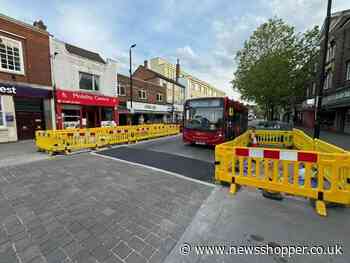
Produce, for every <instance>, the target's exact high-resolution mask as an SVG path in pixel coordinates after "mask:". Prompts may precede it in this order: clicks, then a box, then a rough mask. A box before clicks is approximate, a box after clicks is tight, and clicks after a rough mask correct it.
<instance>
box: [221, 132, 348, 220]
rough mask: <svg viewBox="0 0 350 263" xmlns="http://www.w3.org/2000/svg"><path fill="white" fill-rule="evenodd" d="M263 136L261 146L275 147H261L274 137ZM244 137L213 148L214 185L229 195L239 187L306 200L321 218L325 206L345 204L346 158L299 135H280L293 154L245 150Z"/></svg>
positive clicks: (341, 152) (340, 151)
mask: <svg viewBox="0 0 350 263" xmlns="http://www.w3.org/2000/svg"><path fill="white" fill-rule="evenodd" d="M259 132H260V131H257V132H256V133H257V135H258V133H259ZM268 132H271V134H270V135H269V134H268ZM288 133H289V134H288ZM263 134H264V136H263V138H264V139H263V140H260V142H261V143H262V144H263V145H267V144H271V145H274V143H266V142H270V141H271V138H273V137H274V136H276V133H275V132H272V131H264V133H263ZM249 136H250V131H248V132H246V133H245V134H243V135H241V136H239V137H238V138H236V139H235V140H233V141H230V142H227V143H223V144H220V145H218V146H216V148H215V164H216V168H215V179H216V180H217V181H221V182H226V183H229V184H231V187H230V192H231V193H235V192H236V191H237V189H238V186H253V187H256V188H260V189H265V190H267V191H271V192H272V191H275V192H276V191H277V192H281V193H285V194H291V195H296V196H301V197H306V198H309V199H311V200H315V201H316V211H317V212H318V213H319V214H320V215H324V216H325V215H326V203H327V202H332V203H337V204H345V205H349V204H350V187H349V185H350V153H349V152H347V151H345V150H343V149H341V148H339V147H336V146H333V145H331V144H328V143H325V142H323V141H321V140H313V139H311V138H310V137H308V136H307V135H306V134H305V133H303V132H301V131H299V130H293V131H290V132H287V133H286V134H285V136H287V142H289V139H290V140H291V141H290V142H291V146H293V147H294V149H293V150H288V149H272V148H259V147H247V146H249ZM265 138H267V139H265ZM272 140H274V139H272ZM282 144H284V145H288V144H285V142H283V143H282Z"/></svg>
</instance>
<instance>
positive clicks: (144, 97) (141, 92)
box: [139, 89, 147, 100]
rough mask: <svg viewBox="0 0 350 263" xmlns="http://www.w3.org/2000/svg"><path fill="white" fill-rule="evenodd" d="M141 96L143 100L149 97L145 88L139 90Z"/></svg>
mask: <svg viewBox="0 0 350 263" xmlns="http://www.w3.org/2000/svg"><path fill="white" fill-rule="evenodd" d="M139 98H140V99H142V100H145V99H147V97H146V91H145V90H143V89H142V90H139Z"/></svg>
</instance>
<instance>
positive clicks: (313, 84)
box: [311, 82, 316, 96]
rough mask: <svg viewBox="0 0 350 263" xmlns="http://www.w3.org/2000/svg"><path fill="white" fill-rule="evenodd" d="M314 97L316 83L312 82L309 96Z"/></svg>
mask: <svg viewBox="0 0 350 263" xmlns="http://www.w3.org/2000/svg"><path fill="white" fill-rule="evenodd" d="M315 95H316V83H315V82H313V83H312V94H311V96H315Z"/></svg>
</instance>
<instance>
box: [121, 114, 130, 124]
mask: <svg viewBox="0 0 350 263" xmlns="http://www.w3.org/2000/svg"><path fill="white" fill-rule="evenodd" d="M119 125H120V126H124V125H128V118H127V114H119Z"/></svg>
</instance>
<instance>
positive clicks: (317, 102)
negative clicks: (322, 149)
mask: <svg viewBox="0 0 350 263" xmlns="http://www.w3.org/2000/svg"><path fill="white" fill-rule="evenodd" d="M331 10H332V0H328V6H327V16H326V21H325V25H324V26H325V27H324V30H325V32H324V42H323V54H322V61H321V72H320V86H319V87H318V94H317V96H316V100H315V128H314V138H320V129H321V116H320V113H321V109H322V96H323V86H324V81H325V65H326V60H327V51H328V38H329V27H330V23H331Z"/></svg>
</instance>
